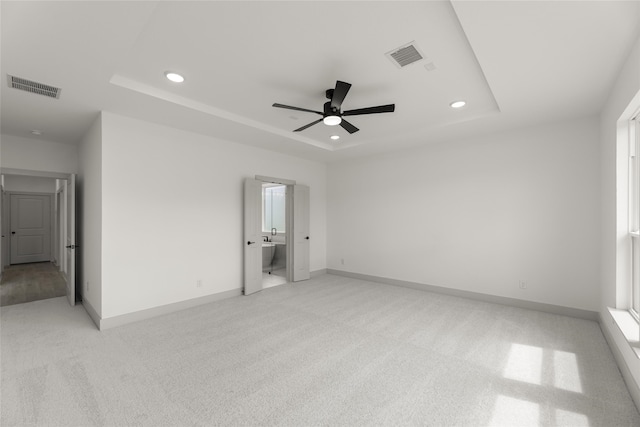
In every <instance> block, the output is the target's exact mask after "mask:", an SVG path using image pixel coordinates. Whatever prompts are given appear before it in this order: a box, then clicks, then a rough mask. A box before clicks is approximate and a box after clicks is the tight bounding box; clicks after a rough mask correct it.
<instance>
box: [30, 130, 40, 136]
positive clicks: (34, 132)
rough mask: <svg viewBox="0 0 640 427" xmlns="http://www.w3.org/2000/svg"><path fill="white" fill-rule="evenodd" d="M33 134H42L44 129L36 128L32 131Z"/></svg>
mask: <svg viewBox="0 0 640 427" xmlns="http://www.w3.org/2000/svg"><path fill="white" fill-rule="evenodd" d="M31 134H32V135H36V136H40V135H42V131H41V130H38V129H34V130H32V131H31Z"/></svg>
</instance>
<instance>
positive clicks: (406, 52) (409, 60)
mask: <svg viewBox="0 0 640 427" xmlns="http://www.w3.org/2000/svg"><path fill="white" fill-rule="evenodd" d="M387 56H388V57H389V59H390V60H391V62H393V63H394V64H396V66H398V67H399V68H402V67H406V66H407V65H409V64H413V63H414V62H417V61H420V60H422V59H424V57H423V56H422V54H421V53H420V52H419V51H418V49H417V47H416V46H415V44H414V43H413V42H411V43H409V44H408V45H406V46H402V47H400V48H398V49H394V50H392V51H391V52H388V53H387Z"/></svg>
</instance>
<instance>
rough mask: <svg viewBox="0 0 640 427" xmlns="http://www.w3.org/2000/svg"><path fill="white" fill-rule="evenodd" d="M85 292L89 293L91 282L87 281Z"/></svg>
mask: <svg viewBox="0 0 640 427" xmlns="http://www.w3.org/2000/svg"><path fill="white" fill-rule="evenodd" d="M84 290H85V291H87V292H89V281H88V280H87V284H86V285H85V287H84Z"/></svg>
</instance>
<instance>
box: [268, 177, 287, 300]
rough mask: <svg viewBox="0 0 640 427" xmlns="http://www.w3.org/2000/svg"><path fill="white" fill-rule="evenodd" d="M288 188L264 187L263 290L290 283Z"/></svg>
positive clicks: (273, 185) (274, 185)
mask: <svg viewBox="0 0 640 427" xmlns="http://www.w3.org/2000/svg"><path fill="white" fill-rule="evenodd" d="M289 219H290V218H289V215H287V186H286V185H282V184H275V183H271V182H265V183H263V184H262V288H263V289H266V288H271V287H273V286H278V285H283V284H285V283H287V281H288V279H287V234H286V230H287V221H288V220H289Z"/></svg>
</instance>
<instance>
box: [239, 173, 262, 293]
mask: <svg viewBox="0 0 640 427" xmlns="http://www.w3.org/2000/svg"><path fill="white" fill-rule="evenodd" d="M261 236H262V181H258V180H255V179H251V178H247V179H246V180H245V182H244V239H243V242H242V245H243V247H244V294H245V295H250V294H252V293H254V292H258V291H261V290H262V237H261Z"/></svg>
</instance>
